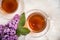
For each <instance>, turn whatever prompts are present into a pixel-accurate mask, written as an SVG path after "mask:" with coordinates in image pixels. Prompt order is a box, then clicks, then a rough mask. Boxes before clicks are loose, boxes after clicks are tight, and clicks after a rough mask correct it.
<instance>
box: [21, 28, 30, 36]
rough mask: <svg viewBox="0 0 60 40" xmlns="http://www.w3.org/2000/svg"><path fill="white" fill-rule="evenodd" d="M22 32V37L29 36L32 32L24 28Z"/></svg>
mask: <svg viewBox="0 0 60 40" xmlns="http://www.w3.org/2000/svg"><path fill="white" fill-rule="evenodd" d="M20 32H21V34H22V35H27V34H28V33H29V32H30V30H29V29H27V28H22V29H21V30H20Z"/></svg>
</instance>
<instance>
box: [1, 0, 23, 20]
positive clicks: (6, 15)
mask: <svg viewBox="0 0 60 40" xmlns="http://www.w3.org/2000/svg"><path fill="white" fill-rule="evenodd" d="M10 1H11V0H10ZM16 1H17V8H16V10H15V11H13V12H11V10H10V11H7V9H6V7H8V6H7V5H6V6H5V7H4V8H5V9H6V10H4V9H3V8H2V4H3V0H0V16H1V17H3V18H5V19H9V20H10V19H12V18H13V17H14V15H15V14H19V15H21V14H22V13H23V10H24V3H23V0H16ZM7 2H8V1H7ZM11 3H12V4H13V5H15V4H14V3H13V2H12V1H11ZM6 4H7V3H6ZM12 4H11V7H12V6H13V5H12ZM9 5H10V4H9ZM3 6H4V5H3ZM9 8H10V7H9ZM12 9H13V8H12ZM9 12H10V13H9Z"/></svg>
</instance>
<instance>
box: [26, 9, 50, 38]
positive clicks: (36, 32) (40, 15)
mask: <svg viewBox="0 0 60 40" xmlns="http://www.w3.org/2000/svg"><path fill="white" fill-rule="evenodd" d="M26 19H27V26H28V27H27V28H28V29H29V30H30V31H31V32H30V36H31V37H39V36H43V35H44V34H46V33H47V32H48V30H49V27H50V19H49V16H48V15H47V14H46V13H45V12H43V11H42V10H39V9H33V10H30V11H28V12H26Z"/></svg>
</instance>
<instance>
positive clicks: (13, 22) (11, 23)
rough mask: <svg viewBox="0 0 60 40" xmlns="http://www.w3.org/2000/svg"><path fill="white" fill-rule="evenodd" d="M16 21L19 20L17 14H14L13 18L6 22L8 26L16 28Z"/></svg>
mask: <svg viewBox="0 0 60 40" xmlns="http://www.w3.org/2000/svg"><path fill="white" fill-rule="evenodd" d="M18 22H19V15H18V14H16V15H15V16H14V18H13V19H12V20H11V21H10V22H9V23H8V24H9V27H12V28H14V29H17V26H18Z"/></svg>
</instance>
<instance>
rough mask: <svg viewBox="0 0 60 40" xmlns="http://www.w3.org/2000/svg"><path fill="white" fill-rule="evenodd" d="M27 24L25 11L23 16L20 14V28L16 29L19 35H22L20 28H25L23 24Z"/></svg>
mask: <svg viewBox="0 0 60 40" xmlns="http://www.w3.org/2000/svg"><path fill="white" fill-rule="evenodd" d="M24 25H25V13H23V14H22V15H21V16H20V21H19V23H18V28H17V30H16V34H17V35H18V36H19V35H20V29H22V28H23V26H24Z"/></svg>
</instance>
